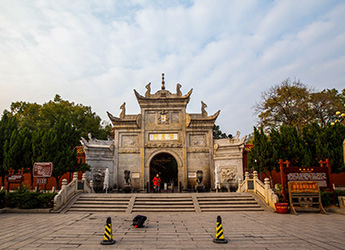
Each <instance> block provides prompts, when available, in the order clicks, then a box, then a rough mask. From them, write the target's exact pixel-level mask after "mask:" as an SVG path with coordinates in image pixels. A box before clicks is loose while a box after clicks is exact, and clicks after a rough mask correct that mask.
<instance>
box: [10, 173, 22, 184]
mask: <svg viewBox="0 0 345 250" xmlns="http://www.w3.org/2000/svg"><path fill="white" fill-rule="evenodd" d="M6 179H7V182H10V183H21V182H23V181H24V175H22V174H10V175H7V177H6Z"/></svg>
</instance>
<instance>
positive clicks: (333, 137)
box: [315, 123, 345, 173]
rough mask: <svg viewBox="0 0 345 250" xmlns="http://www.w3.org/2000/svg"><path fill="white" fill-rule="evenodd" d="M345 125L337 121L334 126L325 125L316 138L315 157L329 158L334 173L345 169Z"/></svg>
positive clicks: (318, 158) (319, 158) (320, 158)
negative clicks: (344, 147) (344, 148)
mask: <svg viewBox="0 0 345 250" xmlns="http://www.w3.org/2000/svg"><path fill="white" fill-rule="evenodd" d="M344 138H345V126H344V125H342V124H340V123H337V124H336V125H334V126H330V125H328V126H326V127H323V128H322V130H321V132H320V134H319V136H318V137H317V138H316V140H315V145H316V146H315V159H317V160H324V159H329V160H330V163H331V169H332V173H340V172H344V171H345V165H344V159H343V141H344Z"/></svg>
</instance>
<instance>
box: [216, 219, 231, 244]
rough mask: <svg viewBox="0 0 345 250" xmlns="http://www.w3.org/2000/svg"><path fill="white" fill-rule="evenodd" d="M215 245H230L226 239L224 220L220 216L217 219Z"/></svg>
mask: <svg viewBox="0 0 345 250" xmlns="http://www.w3.org/2000/svg"><path fill="white" fill-rule="evenodd" d="M213 242H214V243H222V244H225V243H228V240H227V239H225V238H224V233H223V225H222V218H221V217H220V216H219V215H218V217H217V229H216V238H215V239H213Z"/></svg>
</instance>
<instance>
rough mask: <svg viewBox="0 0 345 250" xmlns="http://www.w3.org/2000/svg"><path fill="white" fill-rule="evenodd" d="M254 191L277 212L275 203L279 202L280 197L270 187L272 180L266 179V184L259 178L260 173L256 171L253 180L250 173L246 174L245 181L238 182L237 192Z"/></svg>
mask: <svg viewBox="0 0 345 250" xmlns="http://www.w3.org/2000/svg"><path fill="white" fill-rule="evenodd" d="M248 191H252V192H254V193H255V194H257V195H259V196H260V197H261V198H262V199H263V200H264V201H265V202H266V204H268V205H269V206H270V207H272V208H273V209H274V210H275V206H274V203H277V202H278V201H279V199H278V196H277V195H276V194H275V193H274V192H273V190H272V189H271V187H270V180H269V179H268V178H265V180H264V183H262V181H260V179H259V178H258V172H257V171H254V173H253V178H250V176H249V173H248V172H246V173H245V179H244V181H241V180H238V189H237V192H239V193H243V192H248Z"/></svg>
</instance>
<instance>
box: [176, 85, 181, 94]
mask: <svg viewBox="0 0 345 250" xmlns="http://www.w3.org/2000/svg"><path fill="white" fill-rule="evenodd" d="M181 88H182V85H181V84H179V83H178V84H177V85H176V95H177V96H182V92H181Z"/></svg>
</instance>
